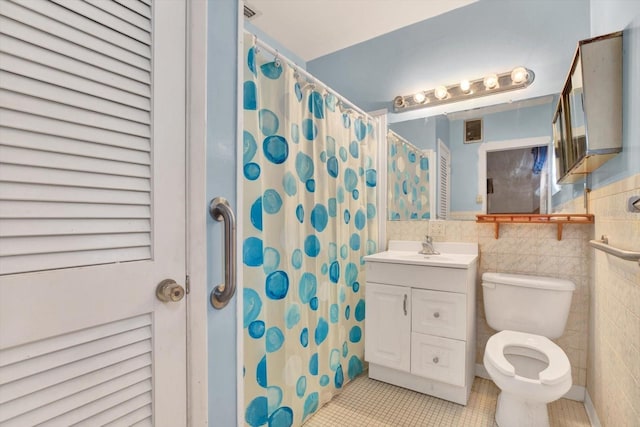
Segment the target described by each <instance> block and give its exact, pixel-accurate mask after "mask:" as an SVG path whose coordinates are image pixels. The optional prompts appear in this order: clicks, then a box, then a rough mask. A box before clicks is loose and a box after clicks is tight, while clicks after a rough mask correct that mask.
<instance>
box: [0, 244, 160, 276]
mask: <svg viewBox="0 0 640 427" xmlns="http://www.w3.org/2000/svg"><path fill="white" fill-rule="evenodd" d="M149 258H151V249H150V248H149V247H140V248H122V249H103V250H99V251H81V252H60V253H52V254H39V255H23V256H12V257H7V258H4V259H3V260H2V261H0V263H1V264H2V268H1V269H0V271H1V273H2V274H15V273H20V272H25V271H46V270H55V269H59V268H68V267H77V266H79V265H101V264H112V263H115V262H122V260H126V261H139V260H144V259H149Z"/></svg>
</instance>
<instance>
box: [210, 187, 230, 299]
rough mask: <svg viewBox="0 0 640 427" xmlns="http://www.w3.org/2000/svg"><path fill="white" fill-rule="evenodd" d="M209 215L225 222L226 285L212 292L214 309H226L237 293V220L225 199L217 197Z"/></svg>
mask: <svg viewBox="0 0 640 427" xmlns="http://www.w3.org/2000/svg"><path fill="white" fill-rule="evenodd" d="M209 214H210V215H211V217H212V218H213V219H215V220H216V221H224V265H225V267H224V283H221V284H219V285H218V286H216V287H215V288H213V290H212V291H211V296H210V299H211V305H212V306H213V308H216V309H218V310H219V309H221V308H224V307H225V306H226V305H227V304H228V303H229V301H230V300H231V298H232V297H233V294H235V292H236V218H235V216H234V215H233V210H232V209H231V205H229V202H228V201H227V199H225V198H224V197H216V198H215V199H213V200H211V203H210V204H209Z"/></svg>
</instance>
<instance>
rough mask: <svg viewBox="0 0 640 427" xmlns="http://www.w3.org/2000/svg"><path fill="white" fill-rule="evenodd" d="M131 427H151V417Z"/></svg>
mask: <svg viewBox="0 0 640 427" xmlns="http://www.w3.org/2000/svg"><path fill="white" fill-rule="evenodd" d="M131 427H153V421H152V419H151V417H149V418H146V419H144V420H142V421H140V422H138V423H135V424H133V425H132V426H131Z"/></svg>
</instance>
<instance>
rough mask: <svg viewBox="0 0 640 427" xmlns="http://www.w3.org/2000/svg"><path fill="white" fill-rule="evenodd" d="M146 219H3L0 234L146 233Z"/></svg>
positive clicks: (7, 235) (149, 225) (147, 222)
mask: <svg viewBox="0 0 640 427" xmlns="http://www.w3.org/2000/svg"><path fill="white" fill-rule="evenodd" d="M150 231H151V222H150V221H149V220H148V219H127V218H123V219H103V218H100V219H69V218H65V219H39V220H38V221H30V220H24V219H3V220H2V222H1V223H0V235H2V236H3V237H27V236H64V235H76V234H96V235H99V234H114V233H148V232H150Z"/></svg>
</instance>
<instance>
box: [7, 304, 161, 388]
mask: <svg viewBox="0 0 640 427" xmlns="http://www.w3.org/2000/svg"><path fill="white" fill-rule="evenodd" d="M149 325H151V316H150V315H148V314H145V315H142V316H136V317H133V318H130V319H122V320H117V321H114V322H111V323H107V324H104V325H99V326H94V327H92V328H88V329H82V330H79V331H75V332H71V333H68V334H66V335H61V336H57V337H52V338H48V339H44V340H41V341H36V342H32V343H29V344H24V345H21V346H19V347H12V348H8V349H4V350H2V351H0V366H7V365H11V364H13V363H17V362H20V361H21V360H26V359H29V358H32V357H37V356H42V355H44V354H48V353H53V352H55V351H58V350H60V349H62V348H70V347H74V346H77V345H80V344H82V343H85V342H90V341H95V340H98V339H102V338H106V337H110V336H112V335H116V334H119V333H122V332H126V331H131V330H134V329H139V328H143V327H145V326H149ZM0 398H1V396H0Z"/></svg>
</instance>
